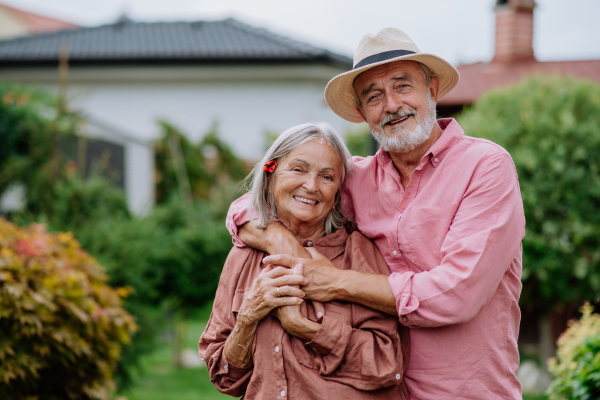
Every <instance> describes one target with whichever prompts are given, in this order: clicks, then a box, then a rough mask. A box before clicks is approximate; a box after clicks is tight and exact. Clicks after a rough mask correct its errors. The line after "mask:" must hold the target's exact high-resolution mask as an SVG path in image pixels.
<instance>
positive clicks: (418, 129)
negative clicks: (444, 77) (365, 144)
mask: <svg viewBox="0 0 600 400" xmlns="http://www.w3.org/2000/svg"><path fill="white" fill-rule="evenodd" d="M438 85H439V82H438V80H437V78H433V80H432V81H431V83H430V86H429V87H427V84H426V83H425V80H424V78H423V72H422V69H421V66H420V65H419V64H418V63H416V62H414V61H396V62H393V63H388V64H384V65H380V66H378V67H375V68H372V69H369V70H367V71H365V72H363V73H362V74H360V75H358V76H357V77H356V79H355V81H354V90H355V92H356V95H357V96H358V98H359V100H360V103H361V105H362V109H361V108H360V107H357V109H358V111H359V113H360V114H361V115H362V116H363V117H364V119H365V120H366V121H367V123H368V124H369V127H370V128H371V131H372V132H373V136H374V137H375V139H377V141H378V142H379V143H380V144H381V145H382V147H383V148H384V149H386V150H388V151H392V152H394V151H395V152H406V151H410V150H413V149H414V148H415V147H416V146H418V145H419V144H421V143H423V142H425V141H426V140H427V139H428V138H429V136H430V134H431V132H432V130H433V127H434V124H435V123H436V120H435V118H436V115H435V100H436V99H437V93H438Z"/></svg>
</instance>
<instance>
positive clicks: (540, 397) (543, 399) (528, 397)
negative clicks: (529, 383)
mask: <svg viewBox="0 0 600 400" xmlns="http://www.w3.org/2000/svg"><path fill="white" fill-rule="evenodd" d="M523 400H548V396H546V395H545V394H537V395H533V394H524V395H523Z"/></svg>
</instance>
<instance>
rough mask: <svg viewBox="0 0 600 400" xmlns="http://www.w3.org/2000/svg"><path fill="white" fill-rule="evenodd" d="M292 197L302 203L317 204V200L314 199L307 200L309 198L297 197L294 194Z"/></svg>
mask: <svg viewBox="0 0 600 400" xmlns="http://www.w3.org/2000/svg"><path fill="white" fill-rule="evenodd" d="M294 199H296V200H298V201H301V202H302V203H306V204H310V205H313V206H314V205H315V204H317V202H316V201H314V200H309V199H305V198H302V197H298V196H294Z"/></svg>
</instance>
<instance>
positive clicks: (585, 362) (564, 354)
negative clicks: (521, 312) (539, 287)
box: [548, 304, 600, 400]
mask: <svg viewBox="0 0 600 400" xmlns="http://www.w3.org/2000/svg"><path fill="white" fill-rule="evenodd" d="M592 310H593V308H592V306H590V305H589V304H586V305H585V306H583V307H582V308H581V313H582V314H583V315H582V317H581V319H580V320H579V321H571V323H570V325H569V328H568V329H567V330H566V332H565V333H563V334H562V335H561V337H560V338H559V339H558V350H557V352H556V358H552V359H550V362H549V363H548V366H549V369H550V372H551V373H552V374H553V375H554V380H553V381H552V385H551V386H550V388H549V389H548V393H549V394H550V399H551V400H575V399H577V400H596V399H600V315H598V314H592Z"/></svg>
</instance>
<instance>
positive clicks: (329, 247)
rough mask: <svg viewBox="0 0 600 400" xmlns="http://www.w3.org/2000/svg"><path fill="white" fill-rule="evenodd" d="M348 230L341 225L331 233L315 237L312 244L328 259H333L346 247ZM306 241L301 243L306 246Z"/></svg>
mask: <svg viewBox="0 0 600 400" xmlns="http://www.w3.org/2000/svg"><path fill="white" fill-rule="evenodd" d="M348 236H349V234H348V231H347V230H346V228H345V227H341V228H340V229H338V230H337V231H335V232H334V233H332V234H331V235H328V236H325V237H322V238H319V239H316V240H315V241H314V242H313V246H314V247H315V248H316V249H317V250H318V251H319V253H321V254H323V255H324V256H325V257H327V258H328V259H329V260H333V259H334V258H336V257H337V256H339V255H340V254H342V253H343V252H344V250H345V249H346V241H347V240H348ZM307 242H308V241H305V242H304V243H303V246H307V244H308V243H307Z"/></svg>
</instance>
